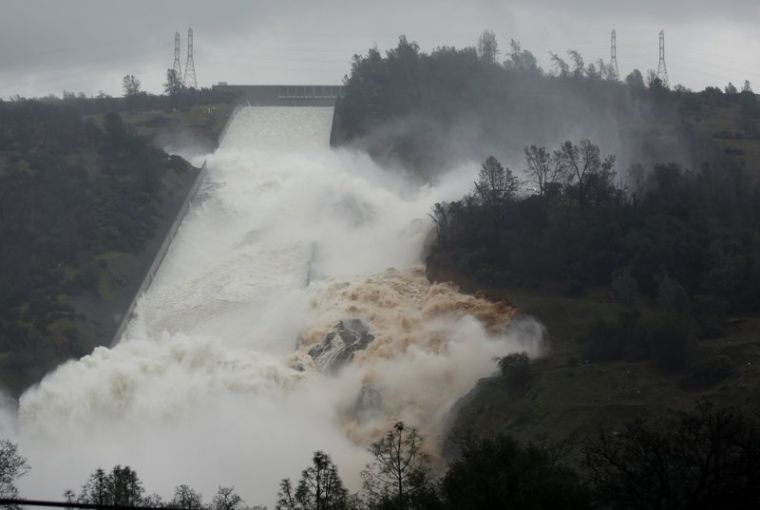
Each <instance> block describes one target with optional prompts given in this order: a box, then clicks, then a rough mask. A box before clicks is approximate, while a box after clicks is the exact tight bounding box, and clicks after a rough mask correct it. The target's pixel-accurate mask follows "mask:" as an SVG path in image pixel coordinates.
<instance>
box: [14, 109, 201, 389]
mask: <svg viewBox="0 0 760 510" xmlns="http://www.w3.org/2000/svg"><path fill="white" fill-rule="evenodd" d="M96 101H97V100H95V99H90V100H84V99H83V100H76V99H71V100H68V101H55V102H52V103H51V102H43V101H38V100H17V101H13V102H2V103H0V267H2V271H0V300H2V303H1V304H0V314H2V315H1V316H0V386H4V387H5V388H6V389H7V390H9V391H11V392H12V393H14V394H17V393H18V392H20V391H21V390H23V389H24V388H25V387H26V386H27V385H29V384H31V383H33V382H35V381H36V380H38V379H39V378H40V377H41V376H42V375H44V374H45V373H46V372H47V371H48V370H50V369H51V368H53V367H54V366H56V365H57V364H58V363H60V362H62V361H64V360H66V359H68V358H71V357H78V356H82V355H84V354H86V353H88V352H90V351H91V350H92V348H93V347H94V346H96V345H102V344H107V343H109V342H110V341H111V336H112V335H113V333H114V331H115V329H116V326H118V323H119V321H120V318H121V315H122V314H123V313H124V311H125V310H126V306H127V305H128V303H129V301H130V300H131V296H132V294H133V293H134V291H135V290H136V288H137V286H139V284H140V281H141V280H142V277H143V275H144V274H145V271H146V269H147V267H148V266H149V265H150V262H151V261H152V253H154V252H155V248H156V247H157V245H158V243H160V241H161V238H162V233H163V232H164V231H165V230H166V229H167V228H168V225H169V224H170V223H171V221H172V220H173V218H174V214H175V211H176V210H177V208H178V207H179V204H181V203H182V201H183V200H184V197H185V194H186V193H187V190H188V189H189V186H190V185H191V184H192V181H193V179H194V177H195V175H196V174H197V170H196V169H194V168H192V167H190V166H189V165H188V164H187V163H186V162H185V161H183V160H182V159H180V158H177V157H169V156H168V155H167V154H166V153H164V152H163V151H162V150H160V149H157V148H155V147H154V145H153V143H152V140H151V138H147V137H145V136H141V135H139V134H137V133H138V132H136V130H135V128H134V127H133V125H132V124H128V123H126V122H124V121H123V119H122V116H121V115H119V114H118V113H113V112H112V113H106V114H99V113H97V110H98V108H97V104H96ZM148 248H151V249H148Z"/></svg>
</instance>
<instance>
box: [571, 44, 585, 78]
mask: <svg viewBox="0 0 760 510" xmlns="http://www.w3.org/2000/svg"><path fill="white" fill-rule="evenodd" d="M567 54H568V55H570V60H572V61H573V75H574V76H577V77H581V76H583V75H584V72H585V70H586V64H585V63H584V61H583V55H581V54H580V52H579V51H577V50H567Z"/></svg>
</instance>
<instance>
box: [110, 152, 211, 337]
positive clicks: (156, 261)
mask: <svg viewBox="0 0 760 510" xmlns="http://www.w3.org/2000/svg"><path fill="white" fill-rule="evenodd" d="M205 175H206V162H205V161H204V162H203V165H202V166H201V168H200V170H199V171H198V173H197V174H196V175H195V179H194V181H193V183H192V186H191V187H190V189H189V190H188V192H187V194H186V195H185V198H184V200H183V202H182V204H181V205H180V207H179V209H178V210H177V214H176V216H175V218H174V220H173V221H172V223H171V225H170V226H169V228H168V230H166V232H165V234H164V237H163V240H162V241H161V244H160V245H159V247H158V250H157V251H156V253H155V255H154V257H153V262H152V263H151V265H150V267H149V268H148V271H147V272H146V273H145V277H144V278H143V280H142V283H141V284H140V286H139V287H138V288H137V290H136V291H135V293H134V295H133V296H132V299H131V301H130V303H129V306H128V307H127V308H126V311H125V312H124V314H123V315H122V316H121V319H120V321H119V326H118V328H116V332H115V333H114V335H113V338H112V340H111V345H112V346H113V345H116V344H117V343H119V340H121V337H122V335H123V334H124V330H125V329H126V327H127V325H128V324H129V321H130V320H132V318H134V316H135V307H136V306H137V302H138V300H139V299H140V296H142V295H143V294H144V293H145V292H146V291H147V290H148V289H149V288H150V286H151V284H152V283H153V280H154V279H155V277H156V274H157V273H158V270H159V269H160V267H161V263H162V262H163V261H164V258H165V257H166V253H167V252H168V251H169V247H170V246H171V244H172V241H174V238H175V237H176V235H177V232H178V231H179V229H180V227H181V226H182V221H183V220H184V219H185V216H186V215H187V212H188V210H189V209H190V203H191V202H192V200H193V198H194V197H195V196H196V195H197V194H198V189H199V188H200V186H201V184H202V183H203V180H204V178H205Z"/></svg>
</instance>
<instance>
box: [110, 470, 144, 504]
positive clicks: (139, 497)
mask: <svg viewBox="0 0 760 510" xmlns="http://www.w3.org/2000/svg"><path fill="white" fill-rule="evenodd" d="M110 482H111V496H112V501H113V504H114V505H119V506H138V505H140V504H141V503H142V501H143V495H144V494H145V489H144V488H143V485H142V482H141V481H140V478H139V477H138V476H137V473H136V472H135V471H134V470H133V469H131V468H130V467H129V466H124V467H122V466H118V465H117V466H115V467H114V468H113V470H111V474H110Z"/></svg>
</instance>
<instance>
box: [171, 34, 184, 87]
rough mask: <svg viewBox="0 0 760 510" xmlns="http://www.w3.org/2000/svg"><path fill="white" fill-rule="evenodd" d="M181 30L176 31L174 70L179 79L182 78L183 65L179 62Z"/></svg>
mask: <svg viewBox="0 0 760 510" xmlns="http://www.w3.org/2000/svg"><path fill="white" fill-rule="evenodd" d="M179 42H180V41H179V32H175V33H174V64H172V70H173V71H174V75H175V76H176V77H177V79H178V80H181V79H182V65H181V64H180V62H179Z"/></svg>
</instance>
